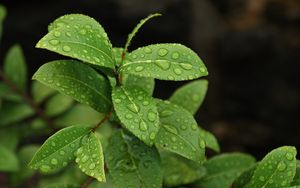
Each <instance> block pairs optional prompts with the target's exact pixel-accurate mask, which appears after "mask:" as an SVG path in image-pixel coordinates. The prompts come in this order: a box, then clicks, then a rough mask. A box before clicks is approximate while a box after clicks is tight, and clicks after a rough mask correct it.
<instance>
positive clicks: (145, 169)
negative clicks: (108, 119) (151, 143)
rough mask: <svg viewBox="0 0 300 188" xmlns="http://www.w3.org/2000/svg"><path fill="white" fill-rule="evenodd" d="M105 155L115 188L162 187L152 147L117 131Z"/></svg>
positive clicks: (156, 154) (154, 151) (155, 152)
mask: <svg viewBox="0 0 300 188" xmlns="http://www.w3.org/2000/svg"><path fill="white" fill-rule="evenodd" d="M106 154H107V157H106V158H107V167H108V170H109V173H110V175H111V176H112V181H113V183H114V184H115V186H116V187H118V188H128V187H141V188H149V187H162V173H161V169H160V160H159V154H158V152H157V150H156V149H155V148H154V147H148V146H147V145H145V144H144V143H143V142H141V141H140V140H138V139H137V138H136V137H133V136H129V135H126V134H125V133H123V132H121V131H119V132H117V133H115V134H114V135H113V136H112V138H111V141H110V144H109V146H108V147H107V153H106Z"/></svg>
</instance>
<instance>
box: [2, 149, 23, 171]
mask: <svg viewBox="0 0 300 188" xmlns="http://www.w3.org/2000/svg"><path fill="white" fill-rule="evenodd" d="M0 153H1V155H0V172H1V171H3V172H15V171H17V170H18V169H19V162H18V158H17V156H16V154H15V153H13V151H11V150H9V149H7V148H5V147H3V146H1V145H0Z"/></svg>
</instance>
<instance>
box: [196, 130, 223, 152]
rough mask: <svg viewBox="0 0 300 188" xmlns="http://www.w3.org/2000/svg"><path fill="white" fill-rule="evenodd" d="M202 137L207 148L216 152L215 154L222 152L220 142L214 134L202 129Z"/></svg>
mask: <svg viewBox="0 0 300 188" xmlns="http://www.w3.org/2000/svg"><path fill="white" fill-rule="evenodd" d="M200 135H201V136H202V138H203V139H204V140H205V144H206V147H208V148H210V149H212V150H214V151H215V152H220V146H219V143H218V140H217V139H216V137H215V136H214V135H213V134H212V133H210V132H208V131H206V130H204V129H201V128H200Z"/></svg>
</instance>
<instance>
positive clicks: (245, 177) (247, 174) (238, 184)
mask: <svg viewBox="0 0 300 188" xmlns="http://www.w3.org/2000/svg"><path fill="white" fill-rule="evenodd" d="M256 166H257V164H254V165H252V167H251V168H249V169H248V170H246V171H244V172H243V173H242V174H241V175H240V176H239V177H238V178H237V179H236V180H235V182H234V188H244V186H245V185H247V184H248V183H249V181H250V180H251V178H252V176H253V173H254V170H255V168H256Z"/></svg>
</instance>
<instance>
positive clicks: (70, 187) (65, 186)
mask: <svg viewBox="0 0 300 188" xmlns="http://www.w3.org/2000/svg"><path fill="white" fill-rule="evenodd" d="M43 188H78V185H76V184H70V183H55V184H52V185H47V186H45V187H43Z"/></svg>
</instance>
